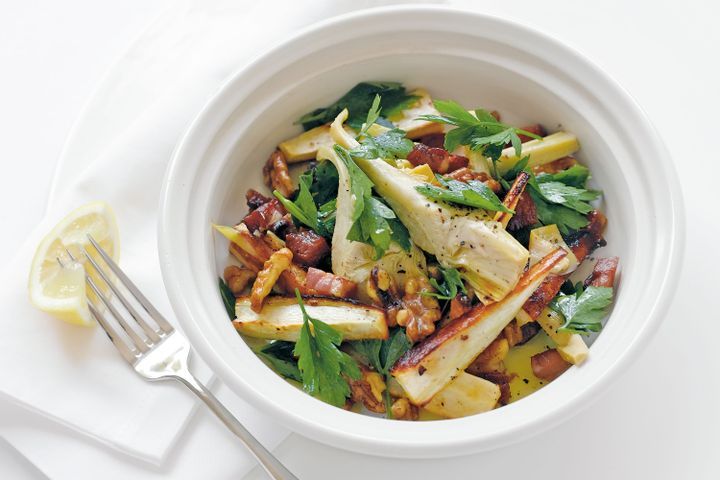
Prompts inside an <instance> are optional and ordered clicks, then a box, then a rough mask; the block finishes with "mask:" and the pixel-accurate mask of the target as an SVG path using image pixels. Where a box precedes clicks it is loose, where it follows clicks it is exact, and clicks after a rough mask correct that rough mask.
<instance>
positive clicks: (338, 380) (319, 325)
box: [293, 289, 362, 407]
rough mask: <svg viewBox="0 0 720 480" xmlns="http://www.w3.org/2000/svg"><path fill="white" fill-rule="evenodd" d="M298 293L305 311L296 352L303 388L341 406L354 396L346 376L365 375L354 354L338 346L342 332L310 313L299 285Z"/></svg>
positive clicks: (301, 307) (302, 308) (301, 308)
mask: <svg viewBox="0 0 720 480" xmlns="http://www.w3.org/2000/svg"><path fill="white" fill-rule="evenodd" d="M295 296H296V297H297V300H298V305H300V310H301V311H302V315H303V326H302V328H301V329H300V337H299V338H298V341H297V343H296V344H295V349H294V350H293V354H294V355H295V356H296V357H297V358H298V368H299V369H300V375H301V377H302V383H303V389H304V390H305V391H306V392H307V393H309V394H310V395H312V396H314V397H317V398H319V399H320V400H323V401H324V402H327V403H329V404H331V405H335V406H336V407H341V406H343V405H344V404H345V399H346V398H347V397H349V396H350V385H349V384H348V381H347V380H346V378H345V376H347V377H349V378H351V379H359V378H360V377H361V376H362V375H361V373H360V369H359V368H358V366H357V363H355V360H353V359H352V357H350V356H349V355H348V354H347V353H345V352H343V351H341V350H339V349H338V348H337V347H338V346H340V344H341V343H342V334H340V332H338V331H337V330H335V329H334V328H332V327H331V326H330V325H328V324H327V323H325V322H323V321H321V320H318V319H317V318H313V317H311V316H310V315H308V313H307V311H306V310H305V304H304V303H303V300H302V297H301V296H300V291H299V290H297V289H295ZM310 324H312V329H311V328H310Z"/></svg>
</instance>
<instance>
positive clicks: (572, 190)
mask: <svg viewBox="0 0 720 480" xmlns="http://www.w3.org/2000/svg"><path fill="white" fill-rule="evenodd" d="M546 179H547V180H546ZM537 186H538V188H539V190H540V194H541V195H542V196H543V198H544V199H545V200H547V201H548V202H550V203H555V204H558V205H564V206H566V207H568V208H570V209H571V210H575V211H576V212H579V213H582V214H587V213H590V212H592V210H593V207H592V205H590V204H589V203H587V202H590V201H592V200H595V199H597V198H598V197H599V196H600V192H598V191H596V190H585V189H584V188H576V187H571V186H570V185H565V184H564V183H562V182H555V181H552V180H549V179H548V176H546V175H543V176H541V177H538V179H537Z"/></svg>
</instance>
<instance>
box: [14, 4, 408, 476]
mask: <svg viewBox="0 0 720 480" xmlns="http://www.w3.org/2000/svg"><path fill="white" fill-rule="evenodd" d="M386 3H403V2H386V1H364V2H358V1H357V0H354V1H351V0H318V1H316V2H313V3H312V4H310V2H294V1H288V2H272V1H270V2H242V3H238V2H236V1H216V2H211V3H208V2H203V3H202V4H201V5H200V4H198V5H195V3H194V2H187V3H186V4H184V5H182V6H179V5H175V6H174V7H173V8H174V9H173V10H171V11H169V12H168V13H167V15H164V16H163V17H161V19H160V20H159V21H157V22H155V23H154V24H153V25H152V26H151V27H150V28H149V29H148V31H147V32H145V34H144V35H143V36H142V37H141V41H139V42H138V43H137V44H136V45H135V47H133V48H131V49H130V50H129V51H128V53H127V55H126V56H125V57H124V58H123V59H122V60H121V61H120V63H119V64H118V65H117V66H116V67H115V69H114V74H115V77H114V79H113V82H112V83H111V84H110V86H111V89H112V91H108V85H105V87H104V88H105V91H104V94H105V99H104V101H105V104H104V108H105V112H104V113H107V114H108V115H107V116H106V117H104V118H103V122H102V124H98V125H96V131H95V132H94V133H95V134H96V135H95V136H94V140H91V141H90V142H89V144H90V145H91V148H85V151H84V152H83V154H84V156H85V158H83V159H78V158H74V159H73V158H66V159H65V161H66V162H73V161H74V162H84V163H82V165H84V166H85V168H84V171H83V173H82V174H81V175H79V176H77V177H75V178H73V179H72V180H71V181H64V183H63V182H61V183H60V185H58V186H57V188H56V189H55V191H54V193H55V195H54V198H55V200H54V201H53V203H52V205H51V206H50V208H49V211H48V215H47V216H46V218H45V219H44V220H43V222H42V223H41V224H40V225H39V226H38V228H37V229H36V231H35V232H34V233H33V234H32V235H31V237H30V238H29V239H28V241H27V242H26V244H25V245H24V246H23V248H21V250H20V252H19V253H18V254H17V255H16V256H15V258H14V260H13V261H12V263H11V265H10V266H9V267H8V269H7V270H6V271H5V272H4V273H3V275H2V277H1V278H0V305H3V307H4V315H3V317H2V318H1V319H0V323H2V328H3V335H2V336H0V393H1V394H2V395H4V396H6V397H7V398H8V399H11V400H12V401H13V402H16V403H18V404H19V405H22V406H24V407H26V408H27V409H30V410H32V411H35V412H37V413H39V414H41V415H43V416H45V417H48V418H50V419H53V420H56V421H58V422H61V423H62V424H64V425H66V426H68V427H70V428H72V429H75V430H77V431H79V432H83V433H85V434H87V435H89V436H91V437H93V438H95V439H97V440H98V441H100V442H102V443H104V444H106V445H109V446H111V447H113V448H116V449H118V450H121V451H123V452H125V453H127V454H130V455H133V456H136V457H138V458H140V459H143V460H147V461H149V462H152V463H156V464H157V463H161V462H162V460H163V458H164V457H165V455H166V454H167V452H168V450H169V448H170V447H171V445H172V444H173V442H174V441H175V439H176V438H177V436H178V435H179V433H180V432H181V431H182V429H183V426H184V425H185V424H186V422H187V420H188V419H189V417H190V415H191V413H192V411H193V408H194V405H195V403H194V400H193V398H192V397H191V396H190V394H189V393H187V392H182V391H181V390H180V387H179V386H175V385H173V384H153V385H150V384H148V383H146V382H144V381H142V380H141V379H140V378H138V377H137V375H136V374H135V373H134V372H133V371H132V370H131V369H130V368H128V366H127V365H126V364H124V362H123V361H122V360H121V358H120V356H119V354H118V353H117V352H116V351H115V350H114V348H113V347H112V346H111V344H110V343H109V342H108V340H107V338H106V337H105V335H104V334H103V332H102V331H101V330H100V329H99V328H95V329H83V328H79V327H74V326H71V325H66V324H63V323H61V322H58V321H56V320H53V319H51V318H49V317H48V316H47V315H45V314H43V313H41V312H38V311H36V310H34V309H33V308H32V307H31V306H30V305H29V303H28V300H27V291H26V285H25V283H26V279H27V273H28V268H29V265H30V259H31V258H32V254H33V252H34V249H35V246H36V245H37V244H38V242H39V240H40V238H41V237H42V235H43V234H44V233H45V232H47V231H48V230H49V229H50V228H51V227H52V226H53V225H54V224H55V223H56V222H57V221H58V220H59V219H60V218H62V216H64V215H65V214H66V213H67V212H68V211H69V210H71V209H72V208H75V207H77V206H79V205H82V204H84V203H86V202H89V201H92V200H98V199H99V200H105V201H107V202H108V203H110V204H111V205H112V206H113V207H114V209H115V212H116V214H117V217H118V223H119V227H120V232H121V266H122V267H123V268H124V270H125V271H126V272H127V273H128V274H129V276H130V277H131V278H132V279H133V280H134V281H135V282H136V284H137V285H138V286H139V287H140V288H141V289H142V290H143V291H144V292H145V294H146V295H147V296H148V298H150V299H151V301H152V302H153V303H154V304H155V305H156V306H157V307H158V309H159V310H160V311H161V312H163V313H164V314H166V316H168V317H170V318H171V319H172V315H171V312H172V310H171V308H170V305H169V303H168V300H167V298H166V296H165V294H164V289H163V285H162V280H161V277H160V270H159V264H158V256H157V251H156V238H155V232H156V222H157V203H158V194H159V191H160V187H161V182H162V178H163V174H164V171H165V167H166V164H167V161H168V160H169V158H170V155H171V152H172V149H173V147H174V145H175V143H176V141H177V139H178V137H179V135H180V134H181V133H182V132H183V130H184V129H185V127H186V126H187V124H188V123H189V122H190V121H191V120H192V118H193V117H194V115H195V114H196V113H197V112H198V111H199V109H200V108H201V106H202V104H203V103H204V102H205V101H206V100H207V99H208V98H209V96H210V95H211V94H212V93H213V92H214V91H215V90H216V89H217V88H218V87H219V85H220V84H221V83H222V81H223V80H224V79H225V78H226V77H227V76H228V75H229V74H231V73H232V72H233V71H235V70H236V69H238V68H239V67H240V66H242V64H243V63H244V62H246V61H247V60H248V59H250V58H251V57H253V56H254V55H255V54H256V53H259V52H260V51H262V50H264V49H265V48H266V47H267V46H268V45H272V44H273V43H274V42H275V41H278V40H280V39H282V38H283V37H285V36H287V35H289V34H291V33H293V32H294V31H295V30H297V29H298V28H299V27H301V26H304V25H306V24H308V23H311V22H312V21H315V20H317V19H320V18H324V17H327V16H331V15H333V14H336V13H341V12H344V11H348V10H355V9H359V8H362V7H367V6H373V5H379V4H386ZM278 12H282V13H281V14H278ZM126 94H127V96H126ZM111 112H114V113H115V114H113V115H110V113H111ZM95 113H98V112H97V111H96V112H95ZM98 120H99V119H98ZM90 133H91V132H86V134H90ZM87 144H88V142H86V145H87ZM66 152H68V153H69V154H71V153H72V152H73V145H69V146H68V148H67V150H66ZM191 369H192V370H194V371H195V373H196V374H198V376H199V377H200V378H201V380H204V381H208V380H209V379H210V376H211V375H210V372H208V371H207V368H206V367H204V366H203V365H202V364H201V362H199V361H198V359H197V358H196V359H195V362H194V364H193V366H192V367H191Z"/></svg>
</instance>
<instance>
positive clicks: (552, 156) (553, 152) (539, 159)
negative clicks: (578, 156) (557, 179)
mask: <svg viewBox="0 0 720 480" xmlns="http://www.w3.org/2000/svg"><path fill="white" fill-rule="evenodd" d="M579 149H580V144H579V143H578V139H577V137H576V136H575V135H573V134H572V133H568V132H556V133H553V134H552V135H548V136H547V137H543V139H542V140H530V141H529V142H525V143H523V145H522V154H521V156H520V157H518V156H517V155H515V149H514V148H512V147H509V148H506V149H504V150H503V151H502V155H501V156H500V159H499V160H498V162H497V169H498V172H499V173H500V174H501V175H502V174H504V173H505V172H507V171H508V170H510V168H512V166H513V165H515V164H516V163H517V161H518V160H520V158H522V157H524V156H526V155H528V156H529V157H530V160H529V162H528V166H529V167H534V166H536V165H544V164H546V163H550V162H552V161H555V160H557V159H559V158H563V157H567V156H569V155H572V154H573V153H575V152H577V151H578V150H579Z"/></svg>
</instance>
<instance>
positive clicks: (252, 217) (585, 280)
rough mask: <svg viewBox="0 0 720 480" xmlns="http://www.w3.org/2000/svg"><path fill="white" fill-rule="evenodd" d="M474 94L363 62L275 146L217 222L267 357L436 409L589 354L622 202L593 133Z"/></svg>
mask: <svg viewBox="0 0 720 480" xmlns="http://www.w3.org/2000/svg"><path fill="white" fill-rule="evenodd" d="M329 100H332V99H329ZM468 107H472V108H468ZM475 107H476V106H468V105H460V104H458V103H456V102H454V101H452V100H439V99H433V98H432V97H431V95H430V93H429V92H427V91H425V90H424V89H422V88H416V89H407V88H405V86H403V85H402V84H400V83H397V82H386V81H378V82H362V83H358V84H357V85H356V86H354V87H353V88H352V89H350V90H349V91H348V92H347V93H346V94H345V95H343V96H342V97H341V98H339V99H338V100H337V101H335V102H334V103H332V104H330V105H328V106H325V107H320V108H317V109H315V110H313V111H311V112H308V113H307V114H306V115H303V116H302V117H301V118H300V119H298V120H297V123H299V124H301V125H302V127H303V129H304V132H303V133H302V134H300V135H299V136H296V137H293V138H290V139H287V140H285V141H283V142H281V143H280V144H279V145H278V146H277V149H276V150H275V151H273V152H271V153H270V155H269V158H268V160H267V162H266V163H265V165H264V166H262V170H263V177H264V180H265V181H264V183H265V185H257V186H256V187H255V188H251V189H249V190H247V192H246V195H245V197H246V201H247V214H246V215H245V216H244V217H243V218H241V219H238V222H237V223H236V224H234V225H215V228H216V229H217V231H218V232H219V233H221V234H222V235H223V236H224V237H226V238H227V240H228V248H229V252H230V254H231V255H230V258H231V261H230V262H229V263H228V265H227V266H226V268H224V271H223V272H222V278H221V279H220V282H219V285H220V291H221V295H222V298H223V300H224V303H225V306H226V309H227V312H228V314H229V317H230V319H231V321H232V323H233V325H234V327H235V329H236V331H237V332H238V333H239V335H240V336H241V337H242V338H244V339H245V340H246V341H247V343H248V344H249V345H250V346H251V348H252V349H253V351H255V352H256V354H257V355H258V356H259V357H260V358H261V359H262V360H263V361H264V363H265V364H266V365H267V366H268V367H269V368H268V372H267V374H268V375H274V374H277V375H281V376H282V377H284V378H286V379H287V380H288V381H289V382H292V383H294V384H296V385H297V386H298V387H299V388H302V389H304V390H305V391H306V392H307V393H308V394H310V395H312V396H314V397H316V398H318V399H319V400H322V401H324V402H326V403H329V404H332V405H335V406H337V407H340V408H345V409H349V410H353V411H356V412H358V413H365V414H371V415H382V416H386V417H387V418H393V419H398V420H430V419H439V418H458V417H464V416H468V415H475V414H479V413H482V412H486V411H489V410H493V409H495V408H498V407H501V406H503V405H507V404H509V403H512V402H516V401H518V400H520V399H522V398H523V397H525V396H527V395H529V394H531V393H533V392H534V391H536V390H538V389H539V388H541V387H542V386H543V385H546V384H547V383H549V382H551V381H553V380H554V379H555V378H557V377H558V376H560V375H561V374H562V373H563V372H565V371H566V370H567V369H569V368H570V367H571V366H573V365H575V366H578V367H579V366H581V365H582V364H583V362H585V361H586V360H587V358H588V354H589V349H588V346H587V343H586V340H587V339H588V337H590V338H592V336H593V335H596V334H597V333H598V332H600V331H601V330H602V327H603V321H604V319H605V317H606V316H607V314H608V311H609V309H610V307H611V304H612V301H613V287H614V283H615V277H616V272H617V269H618V258H617V257H596V256H594V255H595V253H594V252H595V251H596V250H597V249H598V248H600V247H602V246H604V245H605V240H604V239H603V230H604V228H605V225H606V223H607V220H606V218H605V216H604V214H603V213H602V212H601V211H600V210H599V209H598V208H597V200H598V199H599V198H600V196H601V192H600V191H598V190H595V189H592V188H590V187H589V186H588V180H589V178H590V176H591V172H590V170H589V169H588V168H587V167H585V166H584V165H581V164H580V163H579V162H578V161H577V160H576V159H575V157H574V156H573V155H574V154H575V153H576V152H577V151H578V150H579V149H580V143H579V140H578V138H576V136H575V135H573V134H572V133H571V132H566V131H563V130H561V129H560V130H557V131H554V132H551V131H548V130H546V128H545V127H544V126H542V125H540V124H534V125H525V126H522V125H521V126H519V127H518V126H514V125H509V124H506V123H503V121H502V116H501V112H497V111H487V110H484V109H482V108H475ZM258 168H261V167H258ZM273 372H274V373H273Z"/></svg>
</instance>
